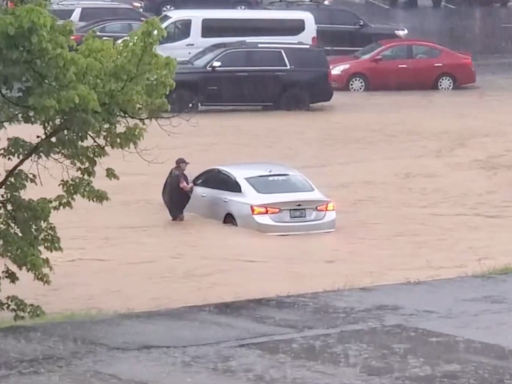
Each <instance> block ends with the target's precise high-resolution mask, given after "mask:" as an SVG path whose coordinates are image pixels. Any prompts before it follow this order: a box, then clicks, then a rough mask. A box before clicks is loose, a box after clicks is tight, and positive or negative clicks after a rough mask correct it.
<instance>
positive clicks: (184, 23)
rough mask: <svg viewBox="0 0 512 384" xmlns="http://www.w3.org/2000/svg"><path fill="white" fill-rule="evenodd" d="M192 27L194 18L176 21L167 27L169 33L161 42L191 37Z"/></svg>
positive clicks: (177, 40) (170, 42)
mask: <svg viewBox="0 0 512 384" xmlns="http://www.w3.org/2000/svg"><path fill="white" fill-rule="evenodd" d="M191 29H192V20H178V21H175V22H174V23H171V24H169V25H168V26H167V27H166V28H165V30H166V31H167V35H166V36H165V37H164V38H163V39H162V41H161V42H160V44H172V43H177V42H179V41H183V40H186V39H188V38H189V37H190V31H191Z"/></svg>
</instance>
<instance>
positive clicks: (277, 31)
mask: <svg viewBox="0 0 512 384" xmlns="http://www.w3.org/2000/svg"><path fill="white" fill-rule="evenodd" d="M305 29H306V23H305V21H304V19H263V18H262V19H203V21H202V22H201V37H204V38H216V37H266V36H274V37H276V36H297V35H300V34H301V33H302V32H304V30H305Z"/></svg>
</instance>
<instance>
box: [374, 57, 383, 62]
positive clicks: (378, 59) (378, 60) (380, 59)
mask: <svg viewBox="0 0 512 384" xmlns="http://www.w3.org/2000/svg"><path fill="white" fill-rule="evenodd" d="M372 61H373V62H374V63H380V62H381V61H382V56H375V57H374V58H373V59H372Z"/></svg>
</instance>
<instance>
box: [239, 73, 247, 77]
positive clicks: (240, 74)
mask: <svg viewBox="0 0 512 384" xmlns="http://www.w3.org/2000/svg"><path fill="white" fill-rule="evenodd" d="M236 75H237V76H248V75H249V74H248V73H237V74H236Z"/></svg>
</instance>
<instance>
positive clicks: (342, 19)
mask: <svg viewBox="0 0 512 384" xmlns="http://www.w3.org/2000/svg"><path fill="white" fill-rule="evenodd" d="M330 13H331V22H330V24H331V25H341V26H350V27H354V26H356V25H357V24H358V23H359V21H360V20H361V18H360V17H359V16H357V15H356V14H355V13H352V12H348V11H343V10H332V11H331V12H330Z"/></svg>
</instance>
